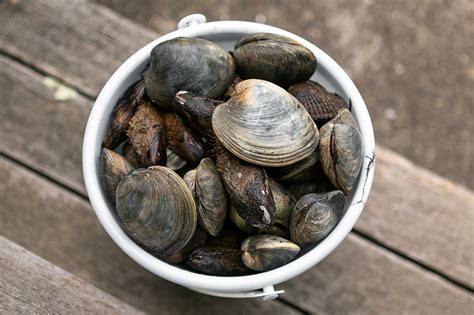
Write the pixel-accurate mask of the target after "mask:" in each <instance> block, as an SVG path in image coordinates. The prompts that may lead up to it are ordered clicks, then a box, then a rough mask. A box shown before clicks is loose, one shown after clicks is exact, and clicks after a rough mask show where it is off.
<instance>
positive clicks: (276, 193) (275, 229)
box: [229, 178, 295, 237]
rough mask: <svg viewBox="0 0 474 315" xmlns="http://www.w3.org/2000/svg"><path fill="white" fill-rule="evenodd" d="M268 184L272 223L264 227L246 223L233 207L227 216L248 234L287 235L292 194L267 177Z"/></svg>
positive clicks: (291, 208) (292, 203) (291, 209)
mask: <svg viewBox="0 0 474 315" xmlns="http://www.w3.org/2000/svg"><path fill="white" fill-rule="evenodd" d="M269 184H270V188H271V191H272V197H273V200H274V202H275V215H276V216H275V222H274V223H273V225H270V226H264V227H258V228H256V227H253V226H250V225H248V224H247V223H246V222H245V220H244V219H242V217H241V216H240V215H239V213H238V212H237V210H236V209H235V207H233V206H231V207H230V209H229V217H230V219H231V221H232V222H234V224H235V225H236V226H237V227H238V228H239V229H240V230H242V231H244V232H246V233H249V234H255V233H259V234H271V235H277V236H281V237H287V236H288V235H289V234H288V229H289V227H290V218H291V212H292V211H293V207H294V205H295V200H294V198H293V196H291V195H290V193H289V192H288V191H287V190H286V189H285V188H284V187H283V186H282V185H280V184H278V183H277V182H276V181H275V180H273V179H271V178H269Z"/></svg>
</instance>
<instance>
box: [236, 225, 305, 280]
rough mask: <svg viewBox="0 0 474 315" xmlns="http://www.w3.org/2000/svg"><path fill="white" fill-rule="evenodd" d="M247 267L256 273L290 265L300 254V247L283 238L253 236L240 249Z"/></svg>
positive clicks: (263, 235) (262, 235)
mask: <svg viewBox="0 0 474 315" xmlns="http://www.w3.org/2000/svg"><path fill="white" fill-rule="evenodd" d="M240 250H241V251H242V261H243V262H244V264H245V266H247V267H248V268H250V269H252V270H256V271H267V270H271V269H275V268H278V267H280V266H283V265H285V264H287V263H289V262H290V261H291V260H293V258H295V257H296V255H298V253H299V252H300V247H299V246H298V245H296V244H294V243H292V242H290V241H288V240H286V239H284V238H282V237H278V236H274V235H265V234H261V235H253V236H250V237H248V238H247V239H246V240H245V241H243V243H242V246H241V248H240Z"/></svg>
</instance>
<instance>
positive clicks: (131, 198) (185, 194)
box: [116, 166, 197, 256]
mask: <svg viewBox="0 0 474 315" xmlns="http://www.w3.org/2000/svg"><path fill="white" fill-rule="evenodd" d="M116 204H117V214H118V216H119V218H120V219H121V220H122V223H123V225H124V227H125V230H126V231H127V232H128V234H129V235H130V236H131V237H132V238H133V239H134V240H135V241H137V242H138V243H140V244H142V245H143V246H145V247H146V248H148V249H149V250H150V251H151V252H153V253H154V254H156V255H158V256H169V255H172V254H174V253H176V252H177V251H179V250H180V249H182V248H183V247H184V246H185V245H186V244H187V243H188V242H189V240H190V239H191V237H192V236H193V234H194V231H195V229H196V224H197V212H196V204H195V202H194V197H193V195H192V193H191V191H190V190H189V188H188V186H187V185H186V183H185V182H184V181H183V180H182V179H181V177H179V176H178V175H177V174H176V173H175V172H173V171H172V170H170V169H168V168H166V167H163V166H152V167H150V168H148V169H137V170H134V171H132V172H131V173H129V174H128V175H126V176H125V177H123V178H122V180H121V181H120V183H119V185H118V187H117V196H116Z"/></svg>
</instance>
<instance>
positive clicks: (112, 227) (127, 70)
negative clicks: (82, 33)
mask: <svg viewBox="0 0 474 315" xmlns="http://www.w3.org/2000/svg"><path fill="white" fill-rule="evenodd" d="M205 21H206V19H205V17H204V16H202V15H200V14H198V15H196V14H195V15H192V16H188V17H186V18H184V19H183V20H181V21H180V23H179V24H178V28H179V29H178V30H177V31H174V32H171V33H168V34H166V35H164V36H162V37H160V38H158V39H156V40H154V41H153V42H151V43H149V44H148V45H146V46H145V47H143V48H141V49H140V50H139V51H137V52H136V53H135V54H133V56H131V57H130V58H129V59H128V60H127V61H125V62H124V63H123V64H122V65H121V66H120V67H119V68H118V69H117V71H115V73H114V74H113V75H112V76H111V77H110V79H109V81H107V83H106V84H105V86H104V88H103V89H102V91H101V92H100V94H99V96H98V98H97V100H96V102H95V104H94V107H93V108H92V112H91V114H90V117H89V121H88V123H87V128H86V132H85V136H84V144H83V171H84V180H85V184H86V188H87V193H88V195H89V198H90V202H91V204H92V207H93V208H94V210H95V212H96V215H97V217H98V218H99V220H100V222H101V224H102V226H103V227H104V229H105V230H106V231H107V233H108V234H109V235H110V237H111V238H112V239H113V240H114V241H115V243H117V245H118V246H119V247H120V248H121V249H122V250H123V251H124V252H125V253H126V254H127V255H128V256H130V257H131V258H132V259H133V260H135V261H136V262H137V263H138V264H140V265H141V266H143V267H144V268H146V269H147V270H149V271H151V272H152V273H154V274H156V275H158V276H160V277H162V278H164V279H167V280H169V281H172V282H174V283H177V284H180V285H182V286H185V287H187V288H189V289H192V290H195V291H198V292H201V293H205V294H210V295H215V296H223V297H234V298H240V297H259V296H260V297H263V298H264V299H272V298H276V297H277V296H278V294H279V293H282V292H283V291H275V290H274V289H273V285H275V284H278V283H281V282H284V281H287V280H289V279H291V278H293V277H296V276H297V275H299V274H301V273H303V272H305V271H306V270H308V269H310V268H311V267H313V266H314V265H316V264H317V263H318V262H320V261H321V260H322V259H323V258H325V257H326V256H327V255H328V254H329V253H331V252H332V251H333V250H334V249H335V248H336V247H337V246H338V245H339V243H341V241H342V240H343V239H344V238H345V237H346V236H347V235H348V233H349V232H350V231H351V229H352V227H353V226H354V224H355V223H356V221H357V219H358V218H359V215H360V214H361V212H362V209H363V207H364V205H365V202H366V200H367V197H368V195H369V192H370V188H371V186H372V179H373V176H374V167H373V166H374V157H375V143H374V134H373V129H372V123H371V120H370V117H369V113H368V112H367V108H366V106H365V103H364V100H363V99H362V96H361V95H360V93H359V91H358V90H357V88H356V87H355V85H354V83H353V82H352V81H351V79H350V78H349V77H348V76H347V74H346V73H345V72H344V70H342V68H341V67H340V66H339V65H338V64H337V63H336V62H335V61H334V60H333V59H332V58H331V57H329V56H328V55H326V54H325V53H324V52H323V51H322V50H320V49H319V48H317V47H316V46H315V45H313V44H311V43H310V42H308V41H306V40H304V39H302V38H301V37H298V36H296V35H294V34H292V33H289V32H287V31H284V30H282V29H279V28H275V27H272V26H268V25H263V24H258V23H250V22H242V21H220V22H210V23H205ZM257 32H266V33H274V34H279V35H284V36H287V37H290V38H293V39H295V40H296V41H298V42H300V43H301V44H303V45H304V46H306V47H307V48H309V49H310V50H311V51H312V52H313V53H314V55H315V56H316V59H317V61H318V67H317V71H316V73H315V74H314V75H313V77H312V79H313V80H315V81H317V82H319V83H320V84H321V85H323V86H324V87H326V88H327V89H328V90H331V91H335V92H337V93H338V94H339V95H341V96H342V97H343V98H344V99H345V100H346V101H347V102H349V101H350V103H351V104H352V109H351V111H352V114H353V115H354V117H355V119H356V121H357V122H358V124H359V126H360V129H361V134H362V143H363V152H364V161H363V165H362V171H361V174H360V176H359V178H358V180H357V183H356V185H355V186H354V189H353V190H352V192H351V194H350V195H349V196H348V197H347V199H346V207H345V213H344V215H343V217H342V219H341V220H340V222H339V223H338V225H337V226H336V228H335V229H334V230H333V231H332V232H331V233H330V234H329V235H328V237H326V238H325V239H324V240H323V241H322V242H321V243H319V244H318V245H317V246H315V247H314V248H313V249H311V250H310V251H308V252H306V253H305V254H303V255H301V256H300V257H299V258H297V259H295V260H294V261H292V262H290V263H289V264H287V265H284V266H282V267H280V268H277V269H274V270H271V271H267V272H263V273H259V274H255V275H249V276H239V277H217V276H210V275H204V274H200V273H196V272H193V271H190V270H186V269H182V268H180V267H176V266H173V265H170V264H167V263H165V262H163V261H161V260H159V259H158V258H156V257H154V256H152V255H150V254H149V253H147V252H146V251H145V250H144V249H142V248H141V247H140V246H138V245H137V244H135V243H134V242H133V241H132V240H131V239H130V238H129V237H128V236H127V234H126V233H125V232H124V231H123V230H122V228H121V227H120V224H119V221H118V218H117V217H116V215H115V211H114V209H113V208H112V207H111V205H110V204H109V202H107V200H106V198H105V195H104V192H103V190H102V187H101V178H100V172H99V166H100V163H99V157H100V151H101V145H102V142H103V141H104V138H105V135H106V131H107V128H108V123H109V117H110V114H111V113H112V110H113V108H114V106H115V104H116V103H117V100H118V99H119V97H120V96H121V95H122V94H123V93H124V91H125V90H126V89H127V88H128V87H129V86H130V85H131V84H132V83H133V82H135V81H136V80H138V79H139V77H140V73H141V72H142V71H143V69H144V68H145V66H146V65H147V62H148V59H149V56H150V51H151V49H152V48H153V47H155V46H156V45H157V44H158V43H160V42H163V41H165V40H169V39H172V38H175V37H180V36H183V37H201V38H205V39H208V40H211V41H214V42H216V43H218V44H220V45H221V46H223V47H224V48H225V49H227V50H229V51H231V50H233V46H234V44H235V42H236V41H237V40H238V39H240V38H241V37H242V36H244V35H247V34H253V33H257ZM111 57H112V56H111ZM348 263H349V262H348Z"/></svg>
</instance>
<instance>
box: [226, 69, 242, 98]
mask: <svg viewBox="0 0 474 315" xmlns="http://www.w3.org/2000/svg"><path fill="white" fill-rule="evenodd" d="M240 82H242V78H241V77H239V76H238V75H236V76H235V77H234V80H233V81H232V83H231V84H230V85H229V87H228V88H227V90H226V91H225V92H224V94H222V97H221V98H222V99H223V100H224V101H227V100H228V99H229V98H231V97H232V94H234V92H235V87H236V86H237V84H239V83H240Z"/></svg>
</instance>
